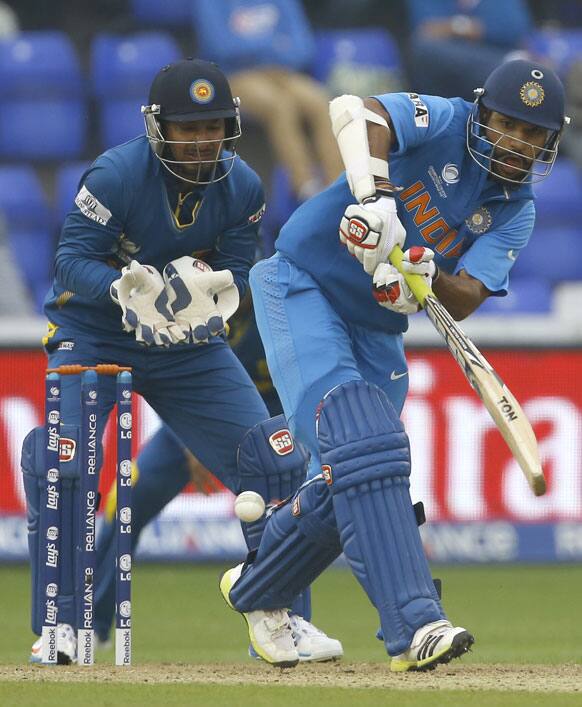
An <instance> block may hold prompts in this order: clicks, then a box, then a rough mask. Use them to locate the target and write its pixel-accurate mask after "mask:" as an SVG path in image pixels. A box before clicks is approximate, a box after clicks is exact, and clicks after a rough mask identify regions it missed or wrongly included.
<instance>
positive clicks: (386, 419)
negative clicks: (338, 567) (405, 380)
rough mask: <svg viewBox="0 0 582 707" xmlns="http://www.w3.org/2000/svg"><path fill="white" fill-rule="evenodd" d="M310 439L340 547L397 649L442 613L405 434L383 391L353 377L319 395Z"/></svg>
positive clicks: (393, 651)
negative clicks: (413, 495) (415, 502)
mask: <svg viewBox="0 0 582 707" xmlns="http://www.w3.org/2000/svg"><path fill="white" fill-rule="evenodd" d="M318 439H319V446H320V451H321V464H322V472H323V475H324V477H325V478H326V479H327V481H328V483H329V488H330V491H331V494H332V497H333V508H334V511H335V518H336V522H337V526H338V529H339V533H340V539H341V545H342V548H343V551H344V553H345V556H346V558H347V560H348V562H349V564H350V567H351V569H352V572H353V573H354V575H355V576H356V578H357V579H358V581H359V582H360V584H361V585H362V587H363V588H364V590H365V591H366V593H367V595H368V597H369V598H370V601H371V602H372V603H373V604H374V606H375V607H376V609H377V610H378V613H379V615H380V623H381V626H382V631H383V634H384V637H385V640H384V642H385V645H386V649H387V650H388V652H389V653H390V654H391V655H398V654H399V653H402V652H403V651H404V650H406V649H407V648H408V646H409V645H410V643H411V641H412V637H413V635H414V633H415V631H416V629H418V628H420V627H421V626H423V625H425V624H427V623H429V622H431V621H437V620H438V619H442V618H444V614H443V611H442V608H441V606H440V603H439V600H438V596H437V594H436V591H435V587H434V584H433V581H432V577H431V574H430V571H429V567H428V563H427V560H426V557H425V554H424V550H423V547H422V542H421V539H420V533H419V531H418V527H417V522H416V517H415V513H414V509H413V506H412V501H411V500H410V493H409V476H410V450H409V443H408V437H407V435H406V433H405V431H404V427H403V425H402V422H401V421H400V419H399V418H398V415H397V414H396V411H395V410H394V407H393V406H392V404H391V402H390V400H389V399H388V397H387V396H386V394H385V393H384V392H383V391H382V390H381V389H380V388H378V387H377V386H374V385H370V384H369V383H366V382H365V381H360V380H357V381H351V382H349V383H344V384H342V385H340V386H338V387H336V388H334V389H333V390H331V391H330V392H329V393H328V394H327V395H326V396H325V398H324V399H323V403H322V406H321V410H320V416H319V420H318Z"/></svg>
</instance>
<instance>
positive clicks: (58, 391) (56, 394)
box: [51, 385, 61, 398]
mask: <svg viewBox="0 0 582 707" xmlns="http://www.w3.org/2000/svg"><path fill="white" fill-rule="evenodd" d="M60 392H61V391H60V390H59V388H57V386H56V385H53V387H52V388H51V395H52V396H53V397H55V398H56V397H57V396H58V395H59V393H60Z"/></svg>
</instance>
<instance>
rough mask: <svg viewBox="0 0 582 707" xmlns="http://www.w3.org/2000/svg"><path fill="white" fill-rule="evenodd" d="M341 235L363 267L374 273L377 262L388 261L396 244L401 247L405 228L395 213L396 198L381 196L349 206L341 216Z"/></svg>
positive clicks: (371, 273)
mask: <svg viewBox="0 0 582 707" xmlns="http://www.w3.org/2000/svg"><path fill="white" fill-rule="evenodd" d="M339 237H340V240H341V242H342V243H344V244H345V245H346V246H347V248H348V250H349V251H350V253H351V254H352V255H354V256H355V257H356V258H357V259H358V260H359V261H360V263H362V265H363V266H364V270H365V271H366V272H367V273H368V274H369V275H373V274H374V271H375V270H376V268H377V267H378V265H380V263H385V262H386V261H387V260H388V254H389V253H390V252H391V251H392V249H393V248H394V246H395V245H399V246H402V244H403V243H404V240H405V238H406V231H405V230H404V226H403V225H402V224H401V223H400V219H399V218H398V214H397V213H396V202H395V200H394V199H393V198H392V197H390V196H379V197H375V198H374V199H367V200H366V201H365V202H364V203H363V204H350V206H348V208H347V209H346V210H345V212H344V215H343V216H342V220H341V224H340V229H339Z"/></svg>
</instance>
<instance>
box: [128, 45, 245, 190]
mask: <svg viewBox="0 0 582 707" xmlns="http://www.w3.org/2000/svg"><path fill="white" fill-rule="evenodd" d="M239 103H240V101H239V100H238V98H233V96H232V93H231V90H230V85H229V83H228V80H227V78H226V76H225V75H224V74H223V73H222V71H221V70H220V69H219V68H218V66H217V65H216V64H214V63H212V62H209V61H203V60H202V59H191V58H189V59H184V60H182V61H178V62H175V63H174V64H168V65H167V66H164V67H163V68H162V69H161V70H160V71H159V72H158V74H157V75H156V76H155V78H154V80H153V82H152V85H151V88H150V93H149V105H147V106H142V109H141V112H142V114H143V116H144V121H145V129H146V135H147V137H148V140H149V142H150V145H151V148H152V150H153V152H154V154H155V155H156V157H158V159H159V160H160V161H161V162H162V164H163V165H164V166H165V167H166V169H168V171H170V172H171V173H172V174H174V175H175V176H177V177H179V178H180V179H183V180H185V181H188V182H192V183H194V184H211V183H213V182H217V181H219V180H221V179H224V178H225V177H226V176H227V175H228V174H229V173H230V171H231V170H232V168H233V165H234V159H235V156H236V144H237V142H238V139H239V138H240V135H241V127H240V111H239ZM216 118H223V119H224V122H225V137H224V139H223V140H197V141H196V140H195V141H189V142H183V141H176V140H173V141H172V140H166V138H165V136H164V123H165V122H177V123H186V122H192V121H196V120H214V119H216ZM218 142H220V143H221V144H220V145H219V146H218V145H217V147H219V148H220V149H217V151H216V159H214V160H202V159H200V158H198V159H193V160H188V161H184V160H176V159H174V157H173V156H172V152H171V150H170V149H169V146H170V145H172V144H174V145H175V144H181V145H186V144H188V145H195V146H197V149H200V148H202V147H203V146H207V145H208V144H209V143H214V144H216V143H218ZM184 164H196V165H197V166H198V170H197V173H196V174H194V175H193V176H192V175H191V176H190V177H189V178H188V177H187V176H185V173H184V172H183V171H181V172H177V171H176V170H179V166H180V165H184Z"/></svg>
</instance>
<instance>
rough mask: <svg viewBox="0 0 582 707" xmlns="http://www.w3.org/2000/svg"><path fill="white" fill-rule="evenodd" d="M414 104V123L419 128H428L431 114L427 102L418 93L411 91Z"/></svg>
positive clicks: (409, 96) (409, 95)
mask: <svg viewBox="0 0 582 707" xmlns="http://www.w3.org/2000/svg"><path fill="white" fill-rule="evenodd" d="M408 98H410V100H411V102H412V105H413V106H414V124H415V125H416V127H417V128H428V124H429V115H428V108H427V107H426V104H425V103H424V102H423V101H422V99H421V97H420V96H419V95H418V93H409V94H408Z"/></svg>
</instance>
